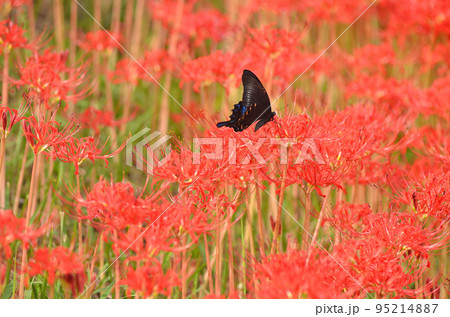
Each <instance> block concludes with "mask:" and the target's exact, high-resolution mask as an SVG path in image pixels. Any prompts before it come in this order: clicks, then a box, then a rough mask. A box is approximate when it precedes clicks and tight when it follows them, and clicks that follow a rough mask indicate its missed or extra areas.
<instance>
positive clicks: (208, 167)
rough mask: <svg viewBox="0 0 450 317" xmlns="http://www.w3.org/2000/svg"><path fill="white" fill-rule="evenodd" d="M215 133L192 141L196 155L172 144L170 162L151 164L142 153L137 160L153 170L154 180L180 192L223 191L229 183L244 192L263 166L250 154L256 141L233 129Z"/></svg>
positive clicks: (178, 145)
mask: <svg viewBox="0 0 450 317" xmlns="http://www.w3.org/2000/svg"><path fill="white" fill-rule="evenodd" d="M215 130H216V131H214V133H207V134H206V135H203V137H204V138H199V139H198V141H193V142H194V145H192V147H193V148H194V150H195V151H194V150H191V149H190V148H189V147H191V146H189V147H188V146H186V145H183V144H181V143H178V144H173V145H174V146H173V147H172V151H171V152H170V159H169V160H168V161H167V162H165V163H164V164H154V163H153V164H151V162H150V161H149V160H148V159H147V158H146V157H143V155H142V153H137V155H139V157H138V158H139V159H140V160H142V161H143V162H144V163H145V164H147V166H150V165H151V166H152V167H153V170H152V174H153V175H154V177H155V179H157V180H166V181H171V182H176V183H178V184H179V186H180V190H182V189H187V188H189V191H193V190H196V189H198V190H201V191H206V190H209V191H211V192H215V191H216V190H218V189H220V188H223V187H224V185H225V183H224V182H225V181H226V182H228V183H229V184H233V185H234V186H235V187H236V188H238V189H239V190H241V191H245V190H246V189H247V188H248V186H249V184H250V183H252V182H253V181H254V180H253V175H254V170H255V169H257V168H261V166H262V165H264V164H262V163H261V162H260V163H258V162H257V161H256V160H255V159H254V158H253V156H252V153H251V152H250V151H249V150H248V147H249V146H251V145H252V140H253V139H251V138H249V137H248V136H247V135H245V134H241V135H239V134H236V133H235V132H233V131H232V129H228V131H226V129H224V131H222V130H219V129H217V128H215ZM249 134H250V133H249ZM203 141H204V142H205V143H203V145H202V144H201V143H202V142H203ZM211 142H212V144H211ZM195 148H197V149H195ZM197 150H198V151H197ZM148 154H149V155H153V157H154V159H153V162H158V158H157V156H156V154H155V153H148ZM263 163H264V162H263Z"/></svg>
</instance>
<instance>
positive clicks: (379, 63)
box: [346, 42, 397, 76]
mask: <svg viewBox="0 0 450 317" xmlns="http://www.w3.org/2000/svg"><path fill="white" fill-rule="evenodd" d="M346 59H347V64H348V66H347V67H349V69H350V70H351V71H352V72H355V73H356V74H355V75H356V76H359V74H360V73H361V72H365V73H369V74H381V75H384V76H385V75H386V72H387V70H388V67H392V66H394V65H397V59H396V56H395V52H394V50H393V48H392V45H391V44H390V43H388V42H384V43H381V44H380V45H373V44H368V45H366V46H364V47H361V48H358V49H355V50H354V51H353V52H352V54H351V55H349V56H347V57H346Z"/></svg>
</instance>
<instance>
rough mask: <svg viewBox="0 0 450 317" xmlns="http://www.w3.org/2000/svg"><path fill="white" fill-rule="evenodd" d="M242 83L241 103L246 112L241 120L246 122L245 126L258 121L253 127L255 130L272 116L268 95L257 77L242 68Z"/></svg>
mask: <svg viewBox="0 0 450 317" xmlns="http://www.w3.org/2000/svg"><path fill="white" fill-rule="evenodd" d="M242 84H243V86H244V93H243V95H242V104H243V105H244V107H246V108H247V109H248V113H247V114H246V115H245V118H244V120H242V121H244V122H245V124H247V123H248V125H247V127H248V126H250V125H251V124H253V123H254V122H255V121H259V122H258V123H257V124H256V127H255V131H257V130H258V129H259V128H260V127H262V126H263V125H264V124H266V123H267V122H269V121H270V120H271V119H272V117H273V116H274V113H273V112H272V108H271V107H270V99H269V95H268V94H267V91H266V89H265V88H264V86H263V84H262V83H261V81H260V80H259V79H258V77H256V75H255V74H253V73H252V72H251V71H249V70H244V73H243V74H242Z"/></svg>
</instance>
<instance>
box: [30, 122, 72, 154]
mask: <svg viewBox="0 0 450 317" xmlns="http://www.w3.org/2000/svg"><path fill="white" fill-rule="evenodd" d="M52 118H53V116H52ZM78 129H79V127H78V126H76V125H75V123H74V121H73V120H70V122H69V123H68V124H67V125H66V126H65V127H64V128H63V129H62V130H61V131H60V128H59V123H57V122H55V121H44V119H43V118H39V119H36V118H35V117H33V116H31V117H26V118H24V120H23V121H22V130H23V135H24V136H25V138H26V139H27V141H28V143H29V144H30V146H31V148H32V149H33V152H34V154H37V153H41V152H42V151H44V150H46V149H48V148H50V147H52V146H57V145H59V144H62V143H64V142H65V141H67V140H68V139H69V138H70V137H72V136H73V135H74V134H75V133H76V132H77V131H78Z"/></svg>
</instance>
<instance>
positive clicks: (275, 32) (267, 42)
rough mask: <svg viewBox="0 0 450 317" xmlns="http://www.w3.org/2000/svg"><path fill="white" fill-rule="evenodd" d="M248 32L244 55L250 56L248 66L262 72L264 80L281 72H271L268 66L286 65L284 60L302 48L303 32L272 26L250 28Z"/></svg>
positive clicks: (247, 61)
mask: <svg viewBox="0 0 450 317" xmlns="http://www.w3.org/2000/svg"><path fill="white" fill-rule="evenodd" d="M248 33H249V36H248V39H247V41H246V42H245V45H244V50H243V56H248V58H247V60H246V61H245V62H246V68H248V69H252V70H254V71H255V72H256V73H259V74H261V77H262V80H264V81H268V80H269V79H271V77H272V76H276V75H278V74H280V72H278V73H275V72H273V73H271V74H269V73H267V71H268V69H267V68H266V67H270V66H271V65H273V67H274V68H279V67H277V66H278V64H283V65H284V66H286V63H284V61H285V60H286V59H287V56H292V54H296V51H298V50H299V48H300V40H301V38H302V37H303V34H301V33H298V32H295V31H291V32H290V31H286V30H283V29H275V28H272V27H270V26H265V27H263V28H260V29H249V30H248ZM291 60H293V59H291ZM296 62H298V60H297V61H296ZM280 67H281V66H280ZM290 76H291V74H290ZM261 77H260V78H261Z"/></svg>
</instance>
